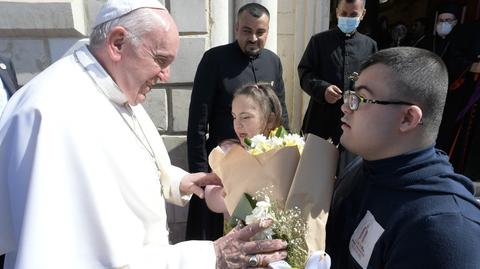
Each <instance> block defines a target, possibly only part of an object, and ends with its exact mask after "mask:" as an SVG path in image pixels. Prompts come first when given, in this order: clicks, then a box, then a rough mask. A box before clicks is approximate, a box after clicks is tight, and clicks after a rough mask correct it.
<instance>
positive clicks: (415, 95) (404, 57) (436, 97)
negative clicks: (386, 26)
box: [361, 47, 448, 140]
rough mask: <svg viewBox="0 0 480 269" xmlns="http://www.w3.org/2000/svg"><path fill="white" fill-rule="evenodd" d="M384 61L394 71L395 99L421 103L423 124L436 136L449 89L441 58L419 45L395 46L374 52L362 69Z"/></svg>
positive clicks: (428, 132) (430, 135)
mask: <svg viewBox="0 0 480 269" xmlns="http://www.w3.org/2000/svg"><path fill="white" fill-rule="evenodd" d="M375 64H384V65H386V66H388V67H389V68H390V70H391V71H392V77H391V81H389V82H388V84H389V85H392V86H393V87H392V88H391V89H392V90H391V92H390V94H391V96H389V98H390V99H392V100H401V101H404V102H409V103H413V104H416V105H418V106H419V107H420V108H421V109H422V112H423V119H422V120H423V126H422V128H425V130H426V135H427V136H428V137H429V138H432V139H434V140H435V139H436V137H437V133H438V129H439V127H440V122H441V120H442V113H443V107H444V105H445V98H446V95H447V90H448V73H447V68H446V66H445V64H444V63H443V61H442V59H441V58H440V57H439V56H437V55H436V54H434V53H432V52H430V51H427V50H424V49H419V48H413V47H396V48H390V49H385V50H381V51H379V52H377V53H375V54H373V55H372V56H371V57H370V58H369V59H368V60H367V61H366V62H365V63H364V64H363V65H362V67H361V70H364V69H366V68H368V67H369V66H372V65H375Z"/></svg>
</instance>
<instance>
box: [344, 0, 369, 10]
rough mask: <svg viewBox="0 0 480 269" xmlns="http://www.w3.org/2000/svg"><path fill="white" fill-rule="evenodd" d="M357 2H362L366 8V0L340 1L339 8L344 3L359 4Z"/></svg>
mask: <svg viewBox="0 0 480 269" xmlns="http://www.w3.org/2000/svg"><path fill="white" fill-rule="evenodd" d="M357 1H361V2H362V6H363V7H364V8H365V0H340V1H338V4H337V7H340V5H341V4H342V2H345V3H347V4H355V2H357Z"/></svg>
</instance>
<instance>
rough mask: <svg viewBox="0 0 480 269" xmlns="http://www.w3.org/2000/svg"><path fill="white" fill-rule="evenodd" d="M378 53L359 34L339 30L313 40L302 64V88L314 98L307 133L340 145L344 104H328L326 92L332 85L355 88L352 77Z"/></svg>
mask: <svg viewBox="0 0 480 269" xmlns="http://www.w3.org/2000/svg"><path fill="white" fill-rule="evenodd" d="M376 51H377V44H376V42H375V41H374V40H373V39H371V38H370V37H368V36H366V35H363V34H361V33H358V32H356V33H354V34H352V35H346V34H344V33H343V32H341V31H340V30H339V29H338V28H335V29H332V30H328V31H325V32H322V33H319V34H316V35H314V36H312V38H311V39H310V42H309V43H308V45H307V48H306V49H305V52H304V54H303V57H302V59H301V61H300V63H299V64H298V76H299V78H300V86H301V87H302V89H303V90H304V91H305V92H306V93H307V94H308V95H310V102H309V104H308V108H307V112H306V113H305V117H304V119H303V126H302V131H303V132H304V133H313V134H316V135H317V136H320V137H322V138H325V139H329V138H332V140H333V142H334V143H335V144H338V142H339V138H340V135H341V128H340V117H341V115H342V112H341V110H340V106H341V105H342V103H343V102H342V101H341V100H339V101H337V102H336V103H335V104H329V103H327V102H326V101H325V97H324V94H325V90H326V89H327V87H328V86H330V85H336V86H337V87H339V88H340V89H341V90H342V91H345V90H349V89H350V88H351V86H352V83H351V81H350V80H349V76H350V75H351V74H352V73H353V72H357V73H358V72H359V71H360V65H361V64H362V62H364V61H365V60H366V59H367V58H368V57H369V56H370V55H371V54H373V53H374V52H376Z"/></svg>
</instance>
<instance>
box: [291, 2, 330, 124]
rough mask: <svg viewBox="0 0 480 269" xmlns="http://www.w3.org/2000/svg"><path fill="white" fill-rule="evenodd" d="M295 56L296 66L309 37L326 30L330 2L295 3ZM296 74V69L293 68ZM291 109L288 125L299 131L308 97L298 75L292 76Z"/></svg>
mask: <svg viewBox="0 0 480 269" xmlns="http://www.w3.org/2000/svg"><path fill="white" fill-rule="evenodd" d="M295 3H296V5H295V43H294V44H295V45H294V50H295V55H294V63H295V66H297V65H298V63H299V62H300V59H301V58H302V56H303V52H304V51H305V47H306V46H307V44H308V41H309V40H310V37H311V36H312V35H314V34H316V33H318V32H321V31H325V30H327V29H328V24H329V20H330V0H306V1H295ZM295 72H296V68H295ZM293 85H294V88H293V89H292V90H293V97H292V99H293V100H292V109H291V111H289V115H290V124H291V127H292V128H293V129H294V130H299V129H300V127H301V125H302V121H303V116H304V115H305V111H306V109H307V106H308V102H309V100H310V96H308V95H307V94H305V93H304V92H303V91H302V89H301V87H300V81H299V78H298V75H297V74H295V76H294V83H293Z"/></svg>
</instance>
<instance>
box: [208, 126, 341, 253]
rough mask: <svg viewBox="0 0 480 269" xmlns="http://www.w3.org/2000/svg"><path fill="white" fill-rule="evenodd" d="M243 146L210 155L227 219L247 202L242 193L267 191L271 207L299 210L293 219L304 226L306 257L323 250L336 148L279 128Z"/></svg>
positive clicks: (251, 193) (324, 142)
mask: <svg viewBox="0 0 480 269" xmlns="http://www.w3.org/2000/svg"><path fill="white" fill-rule="evenodd" d="M245 142H246V144H247V145H249V146H248V147H247V148H246V149H245V148H243V147H242V146H240V145H234V146H232V147H231V148H230V149H229V150H228V151H227V152H224V151H223V150H222V149H221V148H220V147H217V148H215V149H214V150H213V151H212V152H211V154H210V156H209V163H210V167H211V168H212V170H213V172H215V173H216V174H217V175H218V176H219V177H220V178H221V179H222V183H223V186H224V192H225V194H226V195H225V199H224V201H225V205H226V207H227V210H228V212H229V214H230V215H231V216H232V217H234V216H235V215H238V214H237V213H238V210H237V212H235V211H236V209H237V206H239V204H241V203H243V202H245V201H247V202H248V199H245V194H248V195H250V196H252V197H255V196H256V193H257V191H259V190H262V189H265V188H269V194H268V198H269V200H270V201H274V202H275V203H274V204H275V206H274V207H273V208H278V209H279V210H284V211H285V212H290V211H288V210H295V208H297V209H299V210H298V211H296V212H297V213H298V214H299V216H300V217H299V218H296V219H300V220H302V221H303V222H304V223H305V224H306V232H305V233H303V237H304V241H305V243H306V245H307V253H308V254H311V253H314V252H315V251H318V250H324V249H325V225H326V220H327V217H328V210H329V208H330V199H331V195H332V192H333V183H334V178H335V172H336V163H337V159H338V150H337V149H336V147H335V146H334V145H333V144H331V143H329V142H327V141H326V140H324V139H322V138H319V137H317V136H315V135H312V134H309V135H308V136H307V139H306V140H305V142H304V141H303V138H301V137H300V136H299V135H296V134H288V133H287V132H286V131H285V129H283V128H279V129H276V130H274V131H273V132H272V133H271V134H270V135H269V137H261V136H256V137H254V138H252V139H250V140H249V141H245ZM262 200H265V199H262ZM261 205H262V204H259V206H261ZM238 208H242V207H241V206H239V207H238ZM250 212H251V211H250ZM250 212H249V211H248V210H247V211H246V212H243V213H242V214H243V215H249V214H250ZM288 214H292V213H288ZM277 221H278V219H277Z"/></svg>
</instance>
